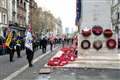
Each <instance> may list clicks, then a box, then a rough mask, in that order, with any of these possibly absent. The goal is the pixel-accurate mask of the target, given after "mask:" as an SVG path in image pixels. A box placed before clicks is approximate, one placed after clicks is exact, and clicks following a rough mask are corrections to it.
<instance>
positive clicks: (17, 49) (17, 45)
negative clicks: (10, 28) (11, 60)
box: [16, 40, 21, 58]
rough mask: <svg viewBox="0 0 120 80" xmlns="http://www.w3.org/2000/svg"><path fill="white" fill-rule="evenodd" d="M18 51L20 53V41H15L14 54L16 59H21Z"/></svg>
mask: <svg viewBox="0 0 120 80" xmlns="http://www.w3.org/2000/svg"><path fill="white" fill-rule="evenodd" d="M20 51H21V44H20V40H17V41H16V52H17V57H18V58H21V55H20Z"/></svg>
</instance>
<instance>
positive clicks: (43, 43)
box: [41, 38, 47, 53]
mask: <svg viewBox="0 0 120 80" xmlns="http://www.w3.org/2000/svg"><path fill="white" fill-rule="evenodd" d="M41 45H42V52H43V53H46V47H47V40H46V39H45V38H43V40H42V41H41Z"/></svg>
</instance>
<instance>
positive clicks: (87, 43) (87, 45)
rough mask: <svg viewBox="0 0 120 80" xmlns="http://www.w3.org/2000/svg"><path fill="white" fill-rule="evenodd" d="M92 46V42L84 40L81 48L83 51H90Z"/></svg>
mask: <svg viewBox="0 0 120 80" xmlns="http://www.w3.org/2000/svg"><path fill="white" fill-rule="evenodd" d="M90 46H91V43H90V41H88V40H83V41H82V42H81V47H82V48H83V49H89V48H90Z"/></svg>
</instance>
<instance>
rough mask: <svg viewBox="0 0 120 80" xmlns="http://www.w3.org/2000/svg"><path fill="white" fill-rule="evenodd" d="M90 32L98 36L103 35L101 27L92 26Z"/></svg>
mask: <svg viewBox="0 0 120 80" xmlns="http://www.w3.org/2000/svg"><path fill="white" fill-rule="evenodd" d="M92 32H93V34H94V35H97V36H99V35H101V34H102V33H103V28H102V27H101V26H94V27H93V28H92Z"/></svg>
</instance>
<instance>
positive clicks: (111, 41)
mask: <svg viewBox="0 0 120 80" xmlns="http://www.w3.org/2000/svg"><path fill="white" fill-rule="evenodd" d="M116 44H117V43H116V40H115V39H109V40H107V42H106V46H107V47H108V48H109V49H114V48H116Z"/></svg>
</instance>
